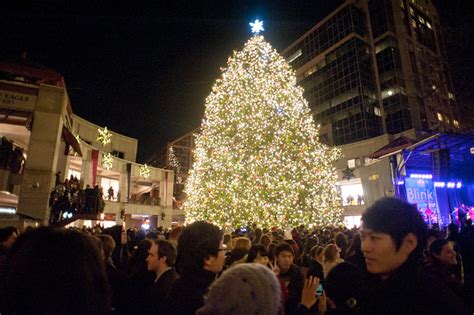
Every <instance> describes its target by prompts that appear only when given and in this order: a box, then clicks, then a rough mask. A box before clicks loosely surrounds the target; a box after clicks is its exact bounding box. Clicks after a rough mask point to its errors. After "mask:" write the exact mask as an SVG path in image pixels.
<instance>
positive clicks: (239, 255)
mask: <svg viewBox="0 0 474 315" xmlns="http://www.w3.org/2000/svg"><path fill="white" fill-rule="evenodd" d="M232 244H233V245H232V251H231V252H230V255H229V256H227V259H226V262H225V265H226V266H227V267H231V266H235V265H237V264H241V263H244V262H245V261H246V260H247V254H248V252H249V250H250V247H251V246H252V242H251V241H250V239H248V238H247V237H237V238H234V239H233V240H232Z"/></svg>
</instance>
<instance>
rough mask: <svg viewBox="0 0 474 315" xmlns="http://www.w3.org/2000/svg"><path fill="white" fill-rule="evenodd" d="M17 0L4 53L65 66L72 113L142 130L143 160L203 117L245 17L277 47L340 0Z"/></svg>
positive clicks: (7, 22)
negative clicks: (258, 23) (27, 0)
mask: <svg viewBox="0 0 474 315" xmlns="http://www.w3.org/2000/svg"><path fill="white" fill-rule="evenodd" d="M11 2H14V4H10V7H8V8H4V9H2V12H1V13H0V29H1V34H2V36H1V39H0V41H1V49H0V57H1V58H2V59H16V58H18V57H19V56H20V55H21V53H22V52H23V51H26V52H27V56H28V60H29V61H30V62H33V63H38V64H41V65H43V66H46V67H48V68H51V69H53V70H56V71H57V72H59V73H61V74H62V75H63V76H64V77H65V81H66V85H67V88H68V92H69V95H70V98H71V103H72V108H73V111H74V113H75V114H77V115H79V116H81V117H83V118H85V119H87V120H89V121H91V122H93V123H95V124H98V125H100V126H107V127H108V128H109V129H111V130H113V131H117V132H119V133H122V134H125V135H128V136H131V137H134V138H137V139H138V140H139V148H138V161H139V162H140V161H144V160H146V159H147V158H148V157H150V155H151V154H152V153H153V152H157V151H159V149H160V148H162V147H163V146H165V145H166V143H167V142H168V141H171V140H173V139H175V138H177V137H179V136H181V135H183V134H185V133H186V132H188V131H190V130H192V129H194V128H195V127H197V126H198V125H199V124H200V121H201V118H202V115H203V111H204V99H205V97H206V96H207V95H208V94H209V93H210V90H211V86H212V84H213V82H214V81H215V80H216V79H217V78H218V77H219V75H220V67H224V66H225V64H226V61H227V58H228V57H229V56H230V54H231V53H232V51H233V50H235V49H241V48H242V47H243V45H244V43H245V42H246V40H247V39H248V38H249V37H250V36H251V33H250V28H249V26H248V23H249V22H251V21H253V20H254V19H256V18H260V19H263V20H264V27H265V32H264V33H263V34H264V36H265V38H266V39H267V40H268V41H269V42H270V43H271V44H272V45H273V47H275V48H276V49H278V50H279V51H281V50H282V49H284V48H285V47H287V46H288V45H289V44H291V43H292V42H293V41H295V40H296V39H297V38H298V37H300V36H301V35H303V34H304V33H305V32H306V31H307V30H309V29H310V28H311V27H312V26H314V25H315V24H316V23H317V22H318V21H319V20H320V19H321V18H322V17H324V16H326V15H327V14H328V13H329V12H331V11H332V10H333V9H334V8H336V7H337V6H338V4H340V3H341V2H342V1H336V0H309V1H293V0H292V1H276V0H275V1H263V2H262V1H260V2H259V1H202V2H201V1H155V2H152V3H153V5H149V4H148V3H146V2H139V1H133V2H132V1H129V4H128V5H125V6H120V5H118V4H117V2H101V4H98V2H100V1H97V3H96V2H87V1H75V2H77V3H78V5H71V3H69V4H67V5H65V4H64V3H63V2H62V1H34V4H33V3H31V4H28V5H22V3H21V2H16V1H11ZM439 2H440V4H441V6H442V5H443V4H442V3H443V2H446V1H439ZM467 2H470V1H466V3H467ZM150 3H151V2H150ZM132 4H133V5H132ZM443 12H444V14H445V15H446V17H447V20H448V21H452V20H456V19H453V18H452V17H450V14H452V12H451V11H449V10H444V11H443ZM471 12H472V11H471ZM470 16H472V14H470ZM471 19H472V17H471ZM472 25H473V24H471V26H472ZM471 46H472V43H471ZM468 51H469V50H468ZM461 57H462V56H461ZM461 57H459V56H458V57H457V58H458V59H457V60H458V61H459V58H461ZM471 58H472V57H471ZM471 70H472V69H471ZM471 73H472V71H471Z"/></svg>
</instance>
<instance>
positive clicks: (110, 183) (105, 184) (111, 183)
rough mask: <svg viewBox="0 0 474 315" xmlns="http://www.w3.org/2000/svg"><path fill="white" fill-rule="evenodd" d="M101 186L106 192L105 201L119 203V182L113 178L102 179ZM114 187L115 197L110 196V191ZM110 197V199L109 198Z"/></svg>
mask: <svg viewBox="0 0 474 315" xmlns="http://www.w3.org/2000/svg"><path fill="white" fill-rule="evenodd" d="M100 186H101V187H102V189H103V192H104V199H106V200H111V201H117V193H118V192H119V188H120V184H119V181H118V180H116V179H111V178H102V179H101V180H100ZM110 187H112V189H113V190H114V191H113V195H112V194H109V189H110ZM109 195H110V198H109Z"/></svg>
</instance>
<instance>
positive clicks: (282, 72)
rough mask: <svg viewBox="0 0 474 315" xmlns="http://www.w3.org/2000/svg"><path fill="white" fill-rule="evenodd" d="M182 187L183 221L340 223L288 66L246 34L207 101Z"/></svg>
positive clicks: (329, 176) (325, 151) (320, 151)
mask: <svg viewBox="0 0 474 315" xmlns="http://www.w3.org/2000/svg"><path fill="white" fill-rule="evenodd" d="M194 154H195V159H194V165H193V169H192V170H191V171H190V176H189V178H188V181H187V183H186V188H185V191H186V193H187V201H186V202H185V213H186V221H187V222H193V221H196V220H206V221H210V222H212V223H215V224H217V225H219V226H221V227H222V226H226V225H228V226H233V227H235V228H237V227H243V226H247V225H249V224H252V223H256V224H257V225H259V226H263V227H274V226H275V227H286V228H288V227H295V226H298V225H301V224H304V225H307V226H308V225H330V224H339V223H341V222H342V208H341V206H340V199H339V196H338V192H337V188H336V180H337V175H336V170H335V168H334V167H333V166H332V163H333V162H334V161H335V160H336V159H337V158H338V157H339V155H340V151H339V150H338V149H334V148H330V147H328V146H326V145H324V144H322V143H320V142H319V137H318V130H317V128H316V126H315V123H314V120H313V116H312V114H311V112H310V109H309V107H308V104H307V101H306V100H305V99H304V98H303V90H302V88H301V87H298V86H297V85H296V76H295V73H294V71H293V70H292V69H291V67H290V65H289V64H288V63H287V62H286V60H285V59H283V57H281V56H280V55H279V54H278V53H277V51H276V50H274V49H273V48H272V47H271V45H270V44H269V43H267V42H266V41H265V40H264V38H263V36H260V35H256V36H253V37H252V38H251V39H250V40H249V41H248V42H247V43H246V44H245V46H244V48H243V50H241V51H237V52H234V53H233V55H232V56H231V57H230V58H229V60H228V63H227V68H225V69H222V77H221V78H220V79H218V80H217V81H216V82H215V84H214V86H213V88H212V92H211V94H210V95H209V96H208V97H207V99H206V108H205V116H204V119H203V122H202V126H201V133H200V134H199V135H197V136H196V149H195V153H194Z"/></svg>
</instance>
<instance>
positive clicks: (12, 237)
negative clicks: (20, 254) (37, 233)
mask: <svg viewBox="0 0 474 315" xmlns="http://www.w3.org/2000/svg"><path fill="white" fill-rule="evenodd" d="M17 236H18V231H17V229H16V228H14V227H13V226H8V227H5V228H3V229H0V244H1V246H2V247H3V248H4V249H7V250H8V249H10V248H11V247H12V246H13V243H15V241H16V238H17Z"/></svg>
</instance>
